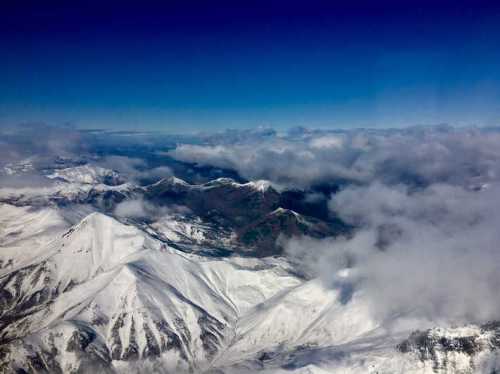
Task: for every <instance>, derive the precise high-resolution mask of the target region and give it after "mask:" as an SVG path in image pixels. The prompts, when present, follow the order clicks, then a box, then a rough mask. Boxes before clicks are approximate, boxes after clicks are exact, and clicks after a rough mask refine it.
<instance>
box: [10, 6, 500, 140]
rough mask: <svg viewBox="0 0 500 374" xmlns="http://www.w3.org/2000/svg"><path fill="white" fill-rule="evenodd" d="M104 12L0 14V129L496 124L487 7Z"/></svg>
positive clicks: (496, 19) (494, 18)
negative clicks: (31, 125)
mask: <svg viewBox="0 0 500 374" xmlns="http://www.w3.org/2000/svg"><path fill="white" fill-rule="evenodd" d="M14 3H21V2H14ZM105 3H106V4H104V5H103V4H100V5H99V3H95V4H92V2H82V3H81V4H80V3H78V2H66V3H64V2H61V3H60V5H59V6H56V5H50V6H49V5H46V4H41V2H38V4H37V3H36V2H34V3H33V4H31V5H30V4H29V3H23V4H22V5H20V4H13V5H1V6H0V7H1V9H0V13H1V16H0V17H1V18H0V23H1V25H0V47H1V50H2V58H1V59H0V124H15V123H20V122H47V123H51V124H59V123H66V122H71V123H74V124H76V125H77V126H80V127H84V128H110V129H141V130H144V129H147V130H161V131H169V132H183V131H198V130H202V131H210V130H219V129H223V128H243V127H255V126H262V125H264V126H273V127H275V128H278V129H285V128H288V127H293V126H310V127H329V128H336V127H338V128H340V127H342V128H348V127H360V126H366V127H387V126H391V127H401V126H408V125H416V124H434V123H442V122H447V123H450V124H458V125H466V124H479V125H497V124H499V123H500V105H499V104H500V49H499V48H498V41H499V40H500V5H496V3H498V2H493V1H489V2H487V1H460V0H457V1H439V0H436V1H432V2H430V1H412V0H409V1H383V0H382V1H353V2H333V1H303V2H294V1H286V2H285V1H267V2H259V1H253V2H232V4H231V3H230V2H227V3H225V2H186V1H184V2H176V1H164V2H141V4H139V3H138V2H136V4H132V3H127V2H120V3H118V2H116V3H115V2H112V1H111V2H105ZM344 3H345V4H344Z"/></svg>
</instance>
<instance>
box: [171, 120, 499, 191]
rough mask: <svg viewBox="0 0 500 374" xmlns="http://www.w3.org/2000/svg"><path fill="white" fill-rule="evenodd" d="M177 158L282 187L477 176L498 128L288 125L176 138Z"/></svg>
mask: <svg viewBox="0 0 500 374" xmlns="http://www.w3.org/2000/svg"><path fill="white" fill-rule="evenodd" d="M169 155H170V156H172V157H174V158H175V159H177V160H180V161H185V162H191V163H196V164H198V165H202V166H203V165H209V166H215V167H220V168H226V169H234V170H236V171H237V172H238V173H239V174H240V175H241V176H242V177H244V178H246V179H249V180H256V179H267V180H270V181H272V182H275V183H277V184H281V185H285V186H288V187H299V188H308V187H310V186H312V185H319V184H324V183H340V184H351V183H355V184H369V183H371V182H373V181H375V180H379V181H383V182H385V183H388V184H397V183H405V184H410V185H417V186H426V185H430V184H433V183H452V184H462V185H463V184H475V185H477V184H480V183H483V182H487V181H490V180H498V178H499V175H500V133H498V132H496V131H486V130H481V129H476V128H468V129H454V128H451V127H447V126H441V127H421V128H412V129H405V130H391V131H388V130H385V131H376V130H370V131H369V130H357V131H347V132H337V133H332V132H321V131H319V132H311V133H307V132H306V133H299V134H296V133H293V134H289V135H287V136H283V137H279V136H266V137H263V138H261V139H260V140H255V137H249V139H248V141H246V140H241V141H238V142H235V143H233V144H226V143H225V142H223V141H220V143H219V144H213V143H210V144H202V145H199V144H180V145H178V146H177V148H176V149H175V150H172V151H170V152H169Z"/></svg>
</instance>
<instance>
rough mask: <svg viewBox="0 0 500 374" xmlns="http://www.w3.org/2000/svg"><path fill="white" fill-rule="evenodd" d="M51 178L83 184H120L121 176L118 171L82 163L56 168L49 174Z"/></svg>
mask: <svg viewBox="0 0 500 374" xmlns="http://www.w3.org/2000/svg"><path fill="white" fill-rule="evenodd" d="M47 177H48V178H51V179H56V178H59V179H62V180H65V181H66V182H70V183H81V184H112V185H115V184H120V183H118V182H119V181H120V176H119V174H118V173H117V172H115V171H113V170H110V169H105V168H102V167H100V166H91V165H88V164H87V165H81V166H75V167H70V168H65V169H56V170H55V171H54V172H53V173H52V174H49V175H47Z"/></svg>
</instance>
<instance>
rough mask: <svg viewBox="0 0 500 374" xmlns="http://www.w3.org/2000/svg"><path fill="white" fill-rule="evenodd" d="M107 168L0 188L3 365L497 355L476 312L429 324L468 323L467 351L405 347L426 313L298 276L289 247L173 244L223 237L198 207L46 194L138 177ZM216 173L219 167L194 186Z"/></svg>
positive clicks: (347, 368) (482, 366)
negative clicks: (383, 316) (126, 210)
mask: <svg viewBox="0 0 500 374" xmlns="http://www.w3.org/2000/svg"><path fill="white" fill-rule="evenodd" d="M102 176H109V173H108V172H107V171H105V170H104V169H103V170H100V169H96V170H88V169H86V168H83V169H82V168H72V169H71V170H61V171H59V172H57V175H55V174H54V175H53V176H52V177H53V178H54V183H52V184H51V185H49V186H46V187H41V188H37V189H24V190H23V189H19V188H10V189H8V188H3V189H1V191H0V197H2V198H3V199H4V200H5V199H9V198H11V199H12V198H14V200H15V202H16V204H17V205H19V206H14V205H10V204H8V203H0V286H1V289H2V297H1V300H0V301H1V311H0V316H1V320H2V321H6V322H2V325H1V326H0V327H1V330H0V342H1V349H2V350H1V352H2V354H1V355H0V371H1V372H15V370H17V369H21V368H23V369H25V368H31V369H32V371H35V372H36V371H40V372H43V370H45V371H49V372H51V371H57V370H60V371H62V372H68V373H69V372H77V371H78V370H81V371H83V372H96V371H97V372H106V371H109V372H112V371H115V372H172V373H178V372H183V371H192V372H211V373H240V372H241V373H246V372H248V373H250V372H255V371H263V372H267V373H287V372H292V373H434V372H442V373H448V372H450V373H455V372H456V373H473V372H478V373H482V372H491V370H490V369H492V368H493V367H494V365H495V362H496V361H497V360H496V352H495V350H493V349H490V348H491V347H489V345H491V341H492V339H493V337H492V336H491V333H490V332H485V331H483V330H481V329H480V328H479V327H477V326H470V327H464V328H438V329H434V330H432V331H430V332H429V333H428V336H430V338H429V339H434V340H435V341H440V340H439V339H441V338H442V337H447V338H449V339H453V338H457V337H471V336H472V337H474V342H475V344H477V346H478V347H479V348H478V349H477V352H475V354H474V356H473V357H472V356H471V355H468V354H465V353H463V352H454V351H453V352H444V351H442V350H439V349H437V350H436V352H435V353H434V355H435V357H434V356H433V360H422V359H421V357H419V351H418V350H415V352H408V353H403V352H401V350H400V349H398V345H399V344H400V343H401V342H402V341H404V340H405V339H406V338H408V336H409V335H410V334H411V332H412V331H414V330H415V328H416V327H422V326H426V323H427V322H425V321H412V320H408V321H405V320H404V318H403V317H401V316H397V318H396V317H395V320H390V321H387V320H384V321H381V320H377V318H376V317H375V316H374V315H372V313H371V311H370V305H369V304H368V302H367V300H366V299H365V298H364V296H363V293H362V292H357V293H354V294H352V295H346V294H345V290H342V289H339V288H335V287H326V286H325V285H324V284H322V283H321V282H320V281H319V280H316V279H304V278H302V277H300V276H299V275H297V273H296V272H295V270H294V268H293V266H292V265H291V264H289V263H288V262H287V261H286V259H284V258H261V259H256V258H250V257H238V256H232V257H215V256H201V255H197V254H195V253H200V251H199V249H196V250H194V249H193V251H192V252H193V254H188V253H186V251H180V250H179V249H178V248H176V246H175V245H174V244H176V243H179V244H183V245H184V249H185V248H186V246H189V245H192V246H194V245H197V246H203V245H204V243H206V242H207V235H212V236H211V237H210V240H211V241H212V242H213V241H214V240H215V241H217V244H218V245H219V246H221V247H226V246H230V245H231V237H230V233H220V235H216V234H217V233H215V235H214V232H213V230H214V228H213V227H210V226H207V225H206V223H203V222H201V221H200V220H197V219H196V218H190V217H189V216H183V215H182V214H178V213H172V214H166V215H163V216H162V217H161V218H160V219H157V220H155V221H154V222H152V223H151V224H149V225H143V224H138V223H137V222H136V223H134V221H133V220H132V221H127V220H122V221H121V222H120V221H118V220H117V219H116V218H113V217H111V216H109V215H105V214H102V213H98V212H96V211H95V210H96V209H95V208H93V207H91V206H90V205H85V204H75V205H68V206H65V205H64V204H63V205H60V206H59V205H56V204H50V203H49V204H47V202H50V201H51V199H53V198H54V196H61V197H63V198H65V199H67V200H68V201H74V200H75V199H77V197H78V196H80V195H82V194H83V195H86V194H88V193H89V191H91V190H98V191H121V192H123V191H125V192H126V191H131V190H132V189H134V188H137V187H135V186H133V185H131V184H121V185H117V186H111V185H106V184H103V183H102V180H101V179H100V178H101V177H102ZM174 182H175V183H177V184H179V185H180V187H182V186H183V183H184V182H183V181H181V180H173V183H174ZM217 183H227V181H225V180H223V179H220V180H215V181H213V182H211V183H208V184H205V185H203V186H202V187H196V188H211V186H212V185H216V184H217ZM239 186H242V187H243V188H248V187H252V188H255V190H257V191H260V192H265V191H266V190H267V189H268V188H269V184H267V183H265V182H250V183H247V184H241V185H240V184H235V187H236V188H239ZM33 202H38V203H40V202H43V204H42V203H40V204H33ZM281 212H282V210H280V209H277V210H276V211H275V212H273V213H274V214H280V213H281ZM343 271H345V270H343ZM340 275H341V274H340ZM427 325H428V323H427ZM428 327H430V326H428ZM37 368H38V369H37ZM488 370H489V371H488Z"/></svg>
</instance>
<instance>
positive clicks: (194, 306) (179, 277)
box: [0, 213, 300, 371]
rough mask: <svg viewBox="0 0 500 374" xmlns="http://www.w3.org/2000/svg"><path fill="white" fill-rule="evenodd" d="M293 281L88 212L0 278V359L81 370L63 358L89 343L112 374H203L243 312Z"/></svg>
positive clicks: (268, 266)
mask: <svg viewBox="0 0 500 374" xmlns="http://www.w3.org/2000/svg"><path fill="white" fill-rule="evenodd" d="M299 283H300V281H299V280H298V279H297V278H295V277H294V276H292V275H290V274H289V273H288V272H287V271H286V270H285V269H284V268H283V267H281V266H278V265H277V264H276V263H273V261H270V262H269V263H265V262H262V261H259V262H257V263H254V264H252V263H251V262H250V263H246V264H245V265H242V264H240V263H238V260H235V261H229V260H207V259H203V258H199V257H194V256H188V255H185V254H182V253H179V252H177V251H174V250H171V249H169V248H167V247H166V246H165V245H164V244H162V243H161V242H159V241H156V240H153V239H152V238H150V237H149V236H147V235H146V234H144V233H143V232H141V231H140V230H138V229H136V228H135V227H132V226H126V225H123V224H121V223H119V222H117V221H116V220H114V219H112V218H110V217H107V216H104V215H102V214H98V213H94V214H91V215H90V216H88V217H86V218H85V219H84V220H82V222H80V223H79V224H78V225H76V226H74V227H72V228H71V229H70V230H68V231H67V232H66V233H64V234H63V235H62V236H61V237H60V238H58V239H56V240H54V241H53V242H51V243H49V244H48V245H47V246H46V247H45V248H44V251H43V254H40V255H39V257H38V258H37V259H36V260H35V261H33V262H32V263H30V264H26V265H25V266H23V267H21V268H14V269H12V271H10V272H8V273H6V274H4V275H3V276H2V277H1V278H0V286H1V288H2V294H1V300H0V302H1V306H2V308H1V315H0V340H1V342H2V346H3V351H4V357H3V359H2V361H3V362H4V364H5V365H7V367H10V368H14V367H24V366H25V365H28V361H30V360H31V358H33V357H38V358H39V361H40V362H43V363H44V364H43V365H44V366H45V369H47V370H48V371H52V370H56V369H57V370H59V369H61V370H63V371H67V370H69V369H70V368H76V367H79V366H80V365H82V364H83V365H88V364H89V363H85V362H83V361H82V360H81V359H80V358H78V357H76V356H75V357H74V355H73V353H71V354H70V353H68V352H72V351H71V350H72V349H73V348H74V344H73V345H72V343H71V342H72V341H73V340H76V341H77V342H80V343H81V342H82V341H87V340H89V339H90V340H91V342H92V345H91V347H89V345H90V342H89V343H88V344H87V345H85V344H84V345H85V347H84V348H82V347H81V346H80V348H79V349H85V348H88V349H93V350H97V351H99V352H100V353H101V354H100V356H99V357H101V358H102V360H104V361H102V360H101V359H99V360H98V361H99V362H100V364H103V365H104V364H105V366H106V367H108V368H110V369H111V368H119V367H128V366H130V365H131V363H132V362H133V361H134V360H136V359H144V358H147V357H153V358H155V360H154V361H155V362H154V365H159V366H161V367H164V368H172V367H175V368H177V369H181V368H185V369H187V368H196V367H199V368H201V367H203V366H204V365H208V363H209V362H210V361H211V359H212V358H213V357H214V356H215V355H216V354H217V353H218V352H219V351H221V350H223V349H225V348H226V346H227V344H228V343H229V342H230V341H231V339H232V337H233V335H234V330H235V324H236V321H237V320H238V319H239V318H240V316H241V315H242V314H243V313H245V312H246V311H248V310H250V309H251V308H253V307H255V305H257V304H259V303H262V302H263V301H265V300H267V299H269V298H270V297H272V296H274V295H275V294H277V293H278V292H281V291H283V290H284V289H288V288H291V287H295V286H297V285H298V284H299ZM71 339H73V340H71ZM29 342H31V343H29ZM33 342H37V343H36V344H33ZM80 343H79V344H80ZM75 344H76V343H75ZM82 344H83V343H82ZM80 345H81V344H80ZM71 347H73V348H71ZM19 352H23V353H19ZM68 355H69V356H68ZM30 357H31V358H30ZM68 357H69V358H68ZM85 357H87V359H88V358H89V357H90V356H88V355H85ZM101 361H102V362H101ZM93 364H96V363H95V362H94V363H93Z"/></svg>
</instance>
